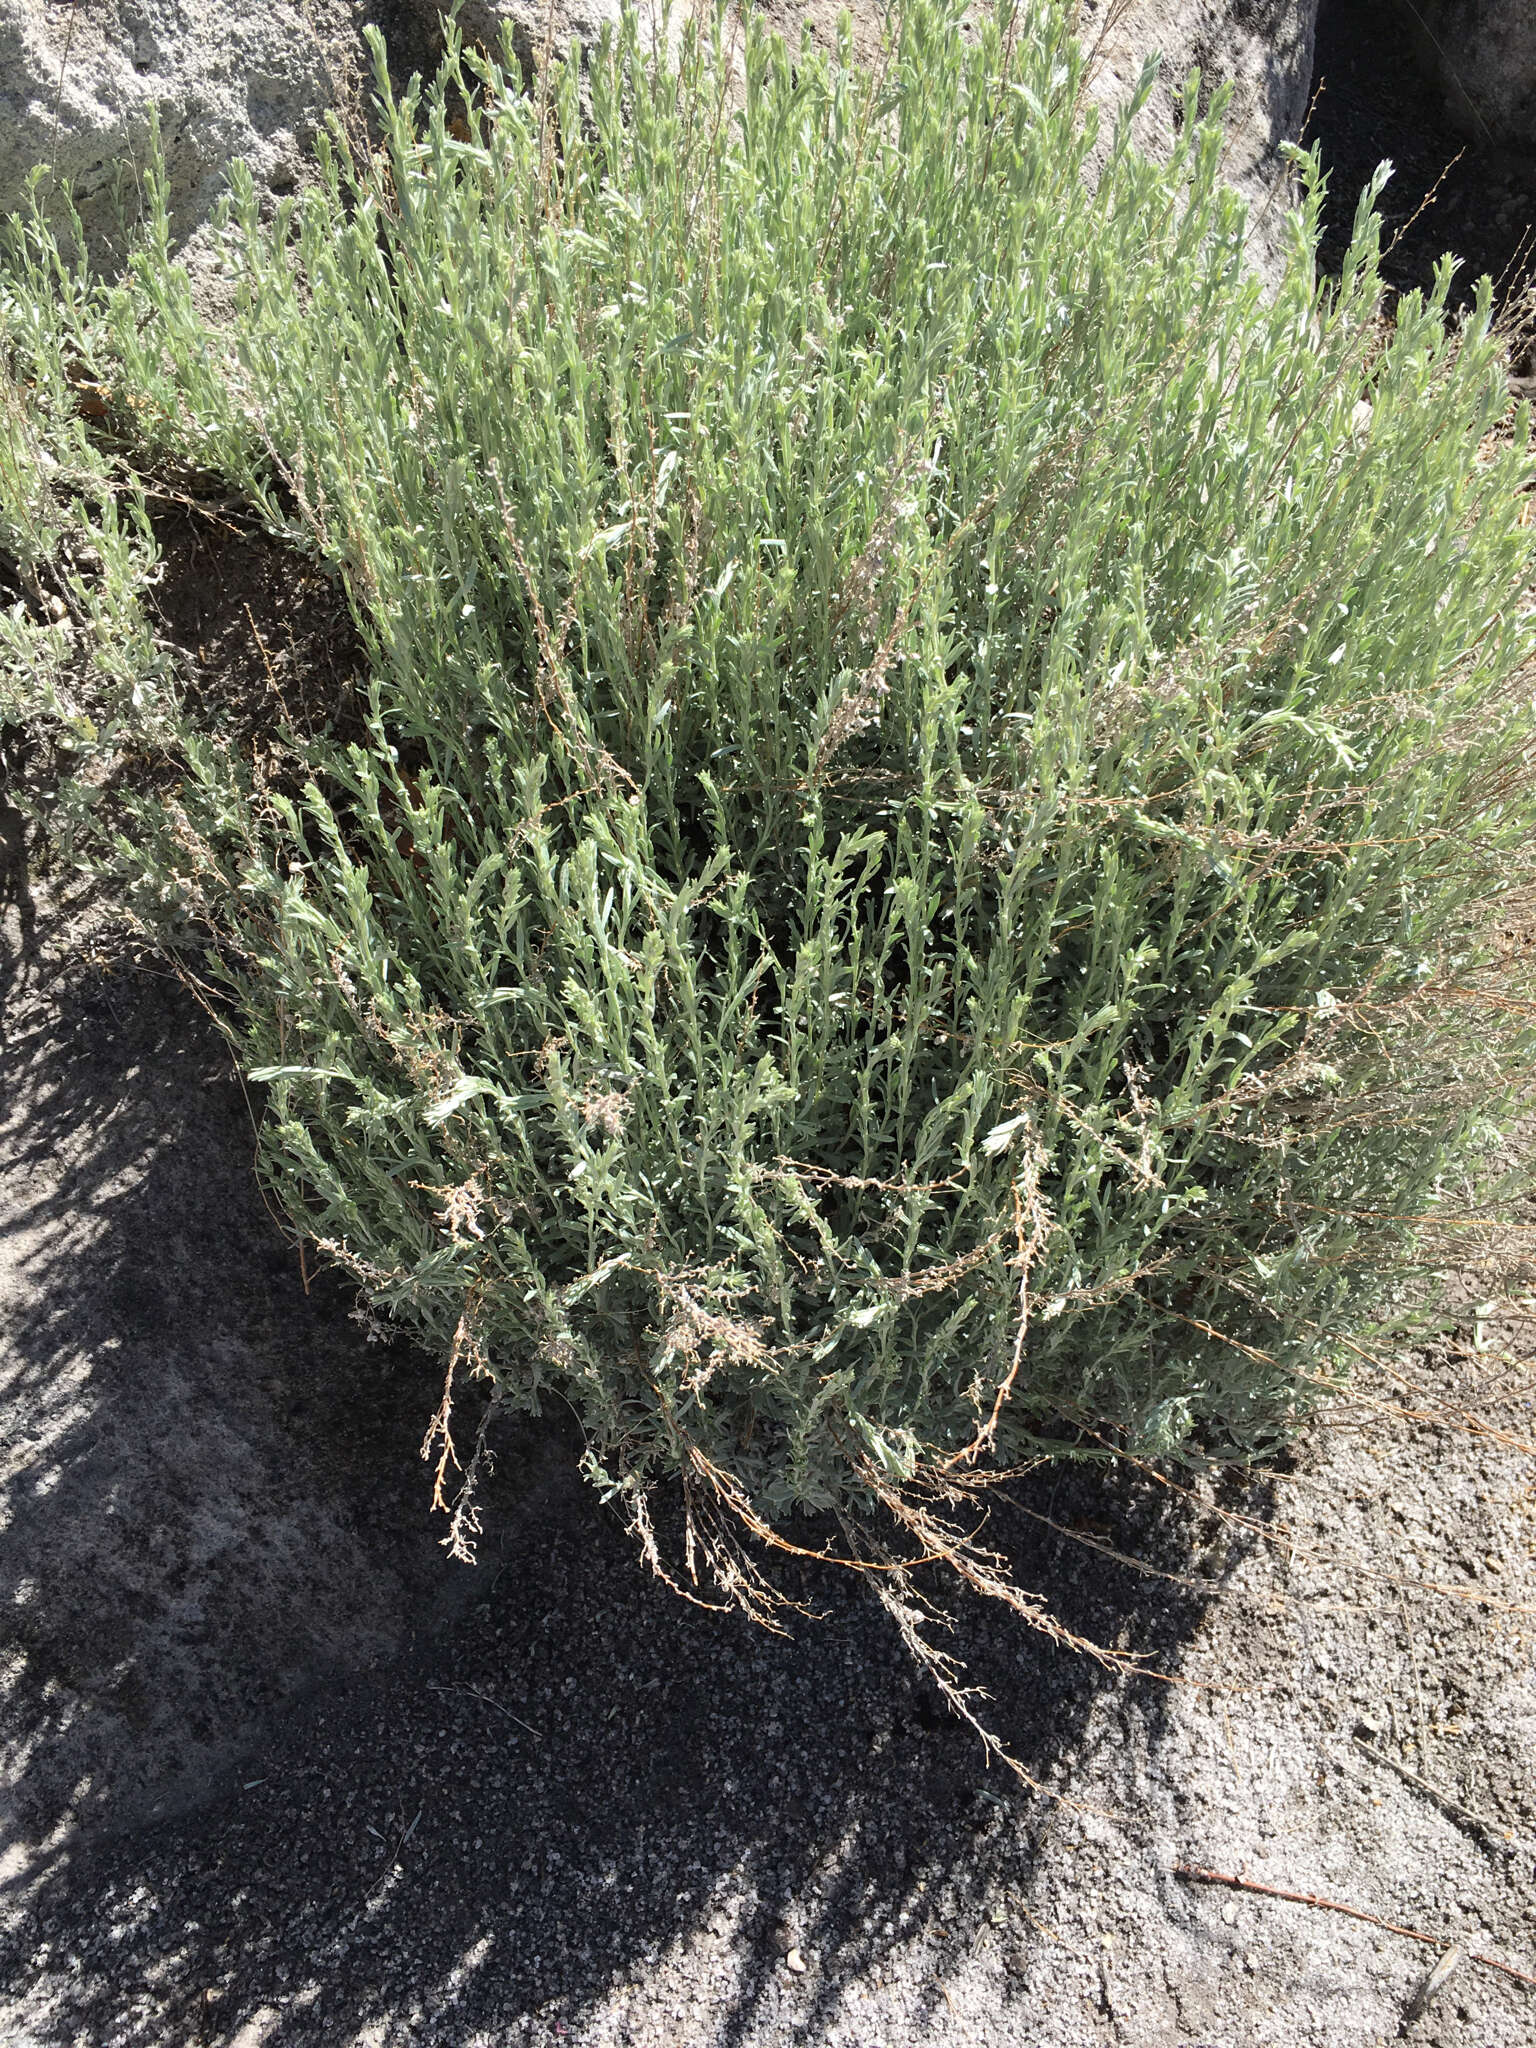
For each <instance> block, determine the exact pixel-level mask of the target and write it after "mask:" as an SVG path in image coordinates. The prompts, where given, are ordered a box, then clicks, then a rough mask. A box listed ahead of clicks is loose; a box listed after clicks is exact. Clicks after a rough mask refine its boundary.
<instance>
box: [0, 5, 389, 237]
mask: <svg viewBox="0 0 1536 2048" xmlns="http://www.w3.org/2000/svg"><path fill="white" fill-rule="evenodd" d="M357 53H358V43H357V33H356V24H355V20H354V9H353V8H352V6H351V5H350V4H349V0H266V4H264V5H262V6H259V7H251V6H245V5H237V4H234V0H106V4H105V5H103V4H101V0H62V4H54V0H0V210H9V209H11V208H13V207H14V206H15V205H16V204H17V203H18V201H19V200H20V199H21V197H22V194H23V191H24V188H25V185H26V180H27V176H28V173H29V172H30V171H31V170H32V169H33V167H34V166H35V165H37V164H39V163H46V164H49V165H51V166H52V167H53V168H54V169H55V170H56V171H57V172H58V173H59V175H60V176H61V177H62V178H63V179H65V180H67V182H68V183H69V185H70V186H71V188H72V189H73V192H74V194H75V199H76V204H77V206H78V208H79V210H80V214H81V217H82V220H83V221H84V223H85V225H86V229H87V233H88V236H89V239H90V241H91V244H92V247H93V251H94V253H96V254H97V255H98V256H106V255H108V254H109V253H110V251H111V250H112V249H113V247H114V246H115V245H116V243H117V240H118V237H119V224H120V220H121V219H122V218H123V216H124V213H125V210H126V214H127V215H128V216H129V217H131V215H132V214H133V212H134V211H135V209H136V197H135V189H134V174H135V171H136V169H137V167H138V166H139V165H140V164H141V163H142V161H143V156H144V148H145V144H146V142H147V139H148V135H149V124H150V110H151V108H152V107H153V106H154V105H155V104H156V103H158V105H159V108H160V122H161V135H162V139H163V145H164V152H165V165H166V171H167V176H168V183H169V189H170V199H171V206H172V214H173V220H174V223H175V226H176V228H177V231H178V234H179V235H182V236H184V235H185V234H187V233H188V232H190V231H191V230H192V229H193V228H195V227H196V226H197V225H198V224H199V223H200V222H201V221H203V220H205V219H206V218H207V216H208V214H209V213H210V212H211V211H212V208H213V206H214V203H215V201H216V200H217V198H218V196H219V194H220V192H221V191H222V190H223V188H224V185H225V181H226V178H227V174H228V168H229V165H230V163H231V162H232V161H233V160H234V159H235V158H237V157H243V158H244V159H245V160H246V162H247V163H249V164H250V166H251V169H252V171H253V173H254V175H255V177H256V180H257V183H258V185H261V186H264V187H267V188H268V189H270V190H272V191H273V192H280V191H284V190H287V189H289V188H290V187H291V186H292V185H293V184H294V183H295V182H296V181H297V179H298V178H299V176H300V175H301V171H302V166H303V163H304V160H305V157H306V155H307V153H308V152H309V150H310V147H311V145H312V143H313V139H314V134H315V129H316V126H317V125H318V123H319V122H320V120H321V119H322V118H323V116H324V114H325V111H326V109H327V108H328V107H329V106H332V105H334V104H336V103H337V101H338V100H339V99H340V98H342V97H343V95H344V94H345V92H346V91H347V89H348V82H349V76H348V75H349V70H351V71H355V69H356V66H357Z"/></svg>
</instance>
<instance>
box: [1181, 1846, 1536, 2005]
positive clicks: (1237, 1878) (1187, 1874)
mask: <svg viewBox="0 0 1536 2048" xmlns="http://www.w3.org/2000/svg"><path fill="white" fill-rule="evenodd" d="M1173 1874H1174V1876H1175V1877H1182V1878H1183V1879H1184V1881H1185V1883H1186V1884H1224V1885H1226V1886H1227V1888H1228V1890H1230V1891H1235V1892H1256V1893H1258V1895H1259V1896H1260V1897H1261V1898H1266V1899H1284V1900H1286V1901H1287V1902H1288V1903H1289V1904H1290V1905H1293V1906H1316V1907H1318V1908H1319V1909H1320V1910H1321V1911H1323V1912H1325V1913H1343V1914H1344V1915H1345V1916H1346V1917H1347V1918H1348V1919H1351V1920H1363V1921H1364V1922H1365V1924H1366V1926H1367V1927H1379V1928H1381V1929H1382V1931H1383V1933H1386V1934H1400V1935H1401V1936H1402V1937H1403V1939H1404V1940H1405V1941H1420V1942H1423V1943H1424V1945H1425V1946H1426V1947H1427V1948H1441V1949H1449V1948H1453V1947H1454V1946H1455V1943H1454V1942H1452V1941H1451V1939H1450V1937H1449V1936H1448V1935H1444V1934H1426V1933H1424V1931H1423V1929H1422V1928H1418V1927H1402V1926H1399V1925H1398V1923H1397V1922H1396V1921H1395V1920H1383V1919H1382V1917H1381V1915H1380V1914H1379V1913H1367V1912H1366V1911H1365V1909H1364V1907H1362V1906H1347V1905H1345V1904H1344V1902H1343V1900H1342V1899H1325V1898H1323V1897H1321V1896H1320V1895H1319V1894H1318V1893H1317V1892H1288V1891H1285V1890H1283V1889H1282V1888H1281V1887H1280V1886H1279V1885H1274V1884H1260V1882H1259V1880H1258V1879H1257V1878H1256V1877H1243V1876H1241V1875H1240V1874H1237V1873H1234V1872H1232V1871H1228V1870H1207V1869H1206V1868H1205V1866H1204V1865H1203V1864H1200V1863H1176V1864H1175V1865H1174V1866H1173ZM1467 1960H1468V1962H1472V1963H1481V1964H1482V1965H1483V1967H1484V1969H1486V1970H1498V1971H1499V1972H1501V1974H1502V1975H1504V1976H1506V1977H1513V1978H1514V1980H1515V1982H1516V1983H1517V1984H1529V1985H1530V1987H1531V1988H1532V1990H1533V1991H1536V1977H1532V1976H1530V1975H1528V1974H1527V1972H1526V1971H1524V1970H1517V1969H1516V1968H1515V1966H1514V1964H1513V1963H1504V1962H1500V1960H1499V1958H1498V1957H1497V1956H1487V1955H1483V1954H1482V1953H1481V1951H1479V1950H1477V1949H1469V1950H1468V1951H1467Z"/></svg>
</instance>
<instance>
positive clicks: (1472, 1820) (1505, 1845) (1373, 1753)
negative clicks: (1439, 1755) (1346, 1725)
mask: <svg viewBox="0 0 1536 2048" xmlns="http://www.w3.org/2000/svg"><path fill="white" fill-rule="evenodd" d="M1349 1739H1350V1741H1351V1742H1352V1743H1353V1744H1354V1745H1355V1747H1356V1749H1358V1750H1359V1751H1360V1752H1361V1754H1362V1755H1364V1756H1368V1757H1369V1758H1370V1759H1371V1762H1372V1763H1374V1764H1385V1765H1386V1767H1387V1769H1388V1770H1390V1771H1396V1772H1397V1775H1398V1776H1399V1777H1400V1778H1406V1779H1407V1781H1408V1783H1409V1784H1410V1785H1417V1786H1418V1788H1419V1790H1420V1791H1421V1792H1424V1793H1427V1794H1428V1796H1429V1797H1430V1798H1431V1799H1433V1800H1434V1802H1435V1804H1436V1805H1437V1806H1440V1807H1443V1808H1444V1809H1445V1811H1446V1812H1447V1813H1449V1814H1452V1815H1454V1816H1455V1818H1456V1819H1457V1820H1462V1821H1465V1822H1466V1823H1467V1825H1468V1826H1469V1827H1474V1828H1476V1829H1478V1831H1479V1832H1480V1833H1482V1834H1485V1835H1491V1836H1492V1837H1493V1839H1494V1841H1495V1842H1496V1843H1497V1844H1498V1846H1499V1847H1500V1848H1501V1849H1502V1850H1503V1851H1504V1852H1505V1854H1506V1855H1510V1854H1513V1853H1514V1850H1515V1849H1516V1847H1517V1846H1518V1845H1517V1844H1516V1843H1515V1841H1514V1839H1513V1837H1512V1836H1511V1835H1510V1833H1509V1830H1508V1829H1507V1828H1501V1827H1500V1826H1499V1824H1498V1822H1497V1821H1496V1820H1489V1819H1488V1817H1487V1815H1486V1814H1481V1813H1474V1812H1473V1811H1472V1808H1471V1807H1470V1806H1463V1805H1462V1804H1461V1802H1460V1800H1457V1799H1453V1798H1452V1797H1451V1795H1450V1793H1449V1792H1442V1791H1441V1790H1440V1787H1439V1786H1438V1785H1432V1784H1431V1783H1430V1782H1429V1780H1428V1778H1421V1777H1420V1776H1419V1774H1418V1772H1417V1771H1411V1770H1409V1768H1408V1766H1407V1765H1406V1764H1405V1763H1400V1762H1399V1761H1398V1759H1397V1758H1396V1757H1395V1756H1388V1755H1387V1754H1386V1752H1385V1750H1380V1749H1373V1748H1372V1747H1371V1745H1370V1743H1368V1742H1362V1741H1361V1739H1360V1737H1359V1736H1358V1735H1351V1737H1350V1738H1349Z"/></svg>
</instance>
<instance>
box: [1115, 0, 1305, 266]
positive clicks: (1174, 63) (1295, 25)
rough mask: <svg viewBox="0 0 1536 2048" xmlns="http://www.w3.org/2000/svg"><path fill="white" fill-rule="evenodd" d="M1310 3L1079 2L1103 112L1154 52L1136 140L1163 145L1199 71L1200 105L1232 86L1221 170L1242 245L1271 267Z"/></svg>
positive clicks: (1301, 101)
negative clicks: (1244, 227)
mask: <svg viewBox="0 0 1536 2048" xmlns="http://www.w3.org/2000/svg"><path fill="white" fill-rule="evenodd" d="M1317 12H1318V0H1132V4H1131V5H1130V6H1126V5H1125V4H1124V0H1084V5H1083V9H1082V15H1083V26H1082V30H1081V35H1082V40H1083V44H1084V47H1085V48H1086V49H1087V50H1089V51H1090V53H1092V57H1093V69H1094V80H1093V85H1092V88H1091V89H1092V92H1093V95H1094V97H1095V99H1096V100H1097V101H1098V102H1099V104H1100V106H1101V107H1102V108H1103V110H1104V113H1105V115H1106V116H1108V115H1110V114H1112V113H1113V112H1114V110H1115V108H1116V107H1117V106H1119V105H1120V104H1122V103H1123V102H1124V101H1125V99H1127V98H1128V97H1129V95H1130V94H1131V93H1132V92H1133V91H1134V90H1135V87H1136V83H1137V80H1138V79H1139V77H1140V75H1141V68H1142V65H1143V64H1144V63H1145V62H1146V60H1147V58H1148V57H1149V56H1152V55H1158V56H1160V57H1161V59H1162V65H1161V69H1160V71H1159V74H1158V80H1157V84H1156V86H1155V87H1154V88H1153V92H1152V97H1151V99H1150V101H1149V102H1148V104H1147V106H1146V108H1145V110H1144V111H1143V113H1142V114H1141V116H1140V117H1139V119H1138V122H1137V127H1136V135H1137V140H1138V141H1139V142H1140V143H1141V145H1142V147H1143V148H1144V149H1146V150H1147V151H1148V153H1149V154H1151V155H1154V156H1155V155H1159V154H1161V153H1163V152H1164V151H1166V149H1167V148H1168V146H1169V144H1170V143H1171V141H1172V139H1173V137H1174V134H1175V133H1176V128H1177V122H1178V120H1179V119H1180V117H1181V116H1180V101H1181V92H1182V86H1183V81H1184V80H1185V78H1186V77H1187V76H1188V75H1189V73H1190V72H1191V71H1192V70H1195V69H1198V70H1199V72H1200V79H1201V92H1200V102H1201V105H1202V107H1204V106H1205V105H1206V104H1208V102H1209V98H1210V94H1211V92H1213V91H1214V90H1215V89H1216V88H1217V87H1218V86H1222V85H1226V86H1229V87H1230V88H1231V93H1232V98H1231V104H1230V107H1229V109H1228V113H1227V117H1226V127H1227V136H1228V143H1227V155H1226V166H1225V168H1226V177H1227V181H1228V183H1229V184H1230V185H1232V186H1233V188H1234V189H1235V190H1236V191H1238V192H1239V193H1241V194H1242V196H1243V198H1244V199H1246V200H1247V201H1248V204H1249V208H1250V215H1251V228H1250V249H1251V251H1252V254H1253V257H1254V260H1255V261H1256V262H1257V263H1258V265H1259V266H1260V268H1261V269H1264V270H1266V271H1272V270H1273V267H1274V265H1275V264H1276V262H1277V260H1278V257H1279V253H1280V250H1281V247H1282V242H1283V228H1284V220H1285V208H1286V204H1287V202H1288V200H1289V198H1290V196H1291V190H1292V187H1291V175H1290V171H1289V167H1288V166H1287V164H1286V163H1285V161H1284V159H1283V158H1282V157H1281V155H1280V145H1281V144H1282V143H1284V142H1291V141H1294V140H1295V139H1296V137H1297V136H1298V135H1299V134H1300V132H1301V126H1302V123H1303V121H1304V120H1305V119H1306V112H1307V100H1308V96H1309V93H1310V91H1311V83H1312V53H1313V37H1314V33H1315V30H1316V26H1317Z"/></svg>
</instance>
